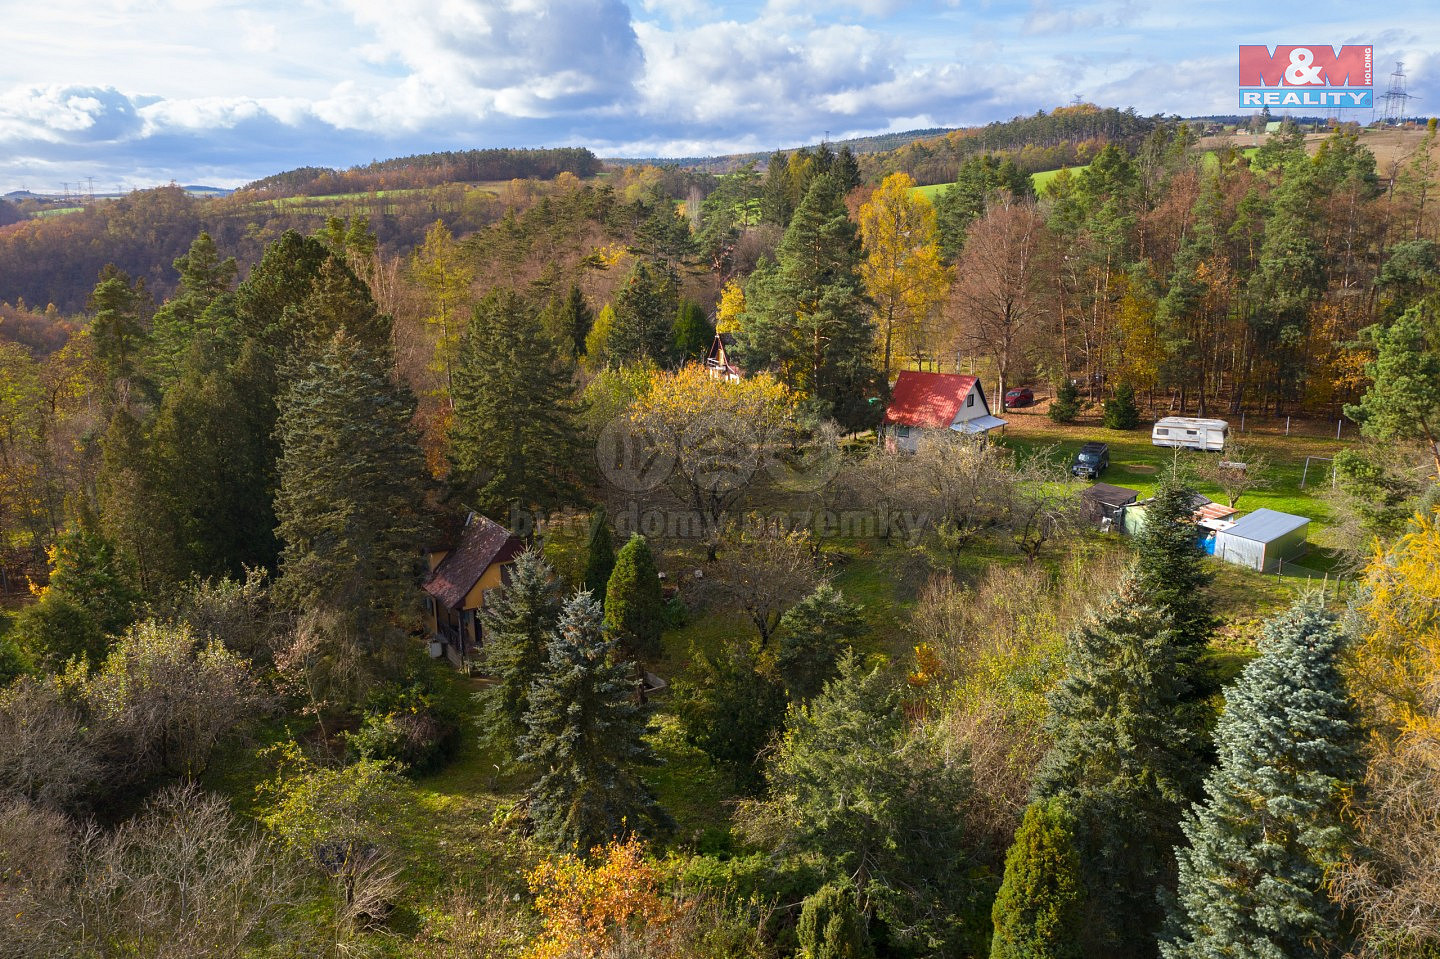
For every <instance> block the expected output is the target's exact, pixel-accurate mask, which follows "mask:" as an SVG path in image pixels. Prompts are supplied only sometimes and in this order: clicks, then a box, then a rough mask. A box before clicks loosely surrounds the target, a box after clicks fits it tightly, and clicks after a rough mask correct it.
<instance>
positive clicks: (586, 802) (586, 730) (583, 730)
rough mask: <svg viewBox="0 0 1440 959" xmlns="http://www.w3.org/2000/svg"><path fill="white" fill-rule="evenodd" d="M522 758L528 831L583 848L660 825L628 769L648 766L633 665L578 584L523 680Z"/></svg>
mask: <svg viewBox="0 0 1440 959" xmlns="http://www.w3.org/2000/svg"><path fill="white" fill-rule="evenodd" d="M524 722H525V731H524V733H523V734H522V735H521V737H520V740H519V742H518V743H517V745H518V746H519V748H520V751H521V754H520V757H519V758H520V761H521V762H522V763H525V764H526V765H528V766H530V767H531V768H533V769H534V770H535V771H536V772H537V773H538V774H539V778H538V779H537V780H536V781H535V784H534V786H532V787H531V789H530V818H531V820H532V821H533V822H534V823H535V831H536V834H537V835H538V836H539V837H540V838H541V839H542V840H544V841H546V842H548V843H550V844H551V845H553V846H555V847H556V848H559V849H564V850H568V851H571V852H584V851H586V850H589V849H590V848H592V847H593V846H596V845H598V844H600V843H603V842H606V841H607V840H610V839H614V838H619V837H623V836H626V835H629V834H632V833H637V832H652V831H654V830H656V829H662V828H664V827H665V826H667V825H668V822H669V821H668V817H667V816H666V815H665V813H664V811H663V810H661V809H660V808H659V806H658V805H656V803H655V799H654V797H653V796H652V795H651V793H650V791H649V789H647V788H646V786H645V784H644V783H643V782H641V781H640V780H639V779H638V778H637V776H636V768H637V767H639V766H646V765H654V764H655V762H656V759H655V756H654V753H653V752H651V750H650V747H649V745H648V744H647V743H646V742H645V714H644V710H643V709H642V707H641V706H640V705H639V704H638V703H637V702H636V696H635V666H634V664H633V663H629V662H625V661H623V660H621V659H620V658H619V650H618V649H617V648H616V645H615V642H614V641H613V640H612V639H610V638H609V637H607V636H606V635H605V632H604V629H603V628H602V626H601V623H600V607H599V605H597V604H596V602H595V601H594V600H593V599H591V598H590V594H589V593H584V592H580V593H576V594H575V595H574V596H572V597H571V598H570V599H569V600H568V601H567V602H566V603H565V607H564V609H563V610H562V612H561V614H560V620H559V625H558V628H557V629H556V631H555V632H554V633H553V634H552V637H551V640H550V643H549V646H548V658H547V660H546V662H545V665H544V666H543V668H542V669H541V671H540V674H539V675H538V676H537V678H536V680H535V682H534V684H533V685H532V686H531V687H530V693H529V709H528V711H527V712H526V713H525V717H524Z"/></svg>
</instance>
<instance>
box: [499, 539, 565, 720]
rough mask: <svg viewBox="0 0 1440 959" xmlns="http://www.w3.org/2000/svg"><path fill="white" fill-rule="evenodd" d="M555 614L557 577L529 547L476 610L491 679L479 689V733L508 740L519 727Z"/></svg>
mask: <svg viewBox="0 0 1440 959" xmlns="http://www.w3.org/2000/svg"><path fill="white" fill-rule="evenodd" d="M559 619H560V582H559V579H558V578H557V577H556V575H555V570H554V569H552V568H551V566H550V564H549V563H547V562H545V558H544V557H543V556H541V555H540V553H539V552H537V551H535V550H533V549H528V550H526V551H525V552H523V553H521V554H520V555H519V556H518V557H516V559H515V563H514V565H513V566H511V567H510V581H509V582H508V583H506V584H505V586H504V587H502V588H501V589H500V590H499V591H498V592H497V593H496V595H495V598H494V599H493V600H492V601H491V602H490V603H488V604H486V606H485V609H484V610H483V611H482V612H481V624H482V627H483V629H484V633H483V635H484V637H485V670H486V672H487V673H489V675H490V678H491V679H492V680H494V684H493V685H491V686H488V687H486V689H485V690H484V691H483V692H482V693H480V694H479V696H480V699H481V701H482V704H483V707H484V711H483V718H482V723H483V732H484V738H485V739H487V740H488V741H490V742H500V743H502V744H504V745H506V746H508V745H510V744H512V743H513V742H514V741H515V739H516V738H518V737H519V735H520V733H521V731H522V730H523V729H524V720H525V714H526V713H527V712H528V711H529V709H530V686H531V684H532V683H534V682H535V680H536V678H537V677H538V676H539V675H540V671H541V669H542V668H543V667H544V665H545V660H546V658H547V656H548V651H547V649H548V646H549V642H550V636H551V634H552V633H553V632H554V630H555V626H556V624H557V623H558V622H559Z"/></svg>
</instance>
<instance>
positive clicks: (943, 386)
mask: <svg viewBox="0 0 1440 959" xmlns="http://www.w3.org/2000/svg"><path fill="white" fill-rule="evenodd" d="M1004 426H1005V421H1004V420H1002V419H1000V418H999V417H998V416H992V415H991V414H990V404H989V402H987V401H986V399H985V387H983V386H982V385H981V384H980V378H979V377H978V376H964V375H961V374H959V373H922V372H919V371H916V370H905V371H904V372H902V373H901V374H900V376H899V378H897V379H896V380H895V386H894V388H893V389H891V391H890V405H889V406H888V407H886V409H885V418H884V420H882V421H881V429H882V431H883V435H884V437H885V448H886V449H889V450H904V451H906V452H909V453H913V452H915V450H916V449H918V448H919V445H920V438H921V437H922V436H925V435H926V434H927V433H932V434H933V433H935V432H938V431H941V430H950V431H952V432H956V433H971V434H973V433H988V432H990V431H991V430H994V429H1000V428H1003V427H1004Z"/></svg>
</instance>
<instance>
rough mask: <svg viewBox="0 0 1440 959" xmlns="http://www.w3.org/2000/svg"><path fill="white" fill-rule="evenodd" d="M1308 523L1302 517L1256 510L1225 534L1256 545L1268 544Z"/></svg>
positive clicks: (1268, 510)
mask: <svg viewBox="0 0 1440 959" xmlns="http://www.w3.org/2000/svg"><path fill="white" fill-rule="evenodd" d="M1309 522H1310V521H1309V520H1308V519H1306V518H1305V517H1303V516H1295V515H1292V514H1290V513H1281V512H1280V511H1278V510H1273V509H1257V510H1256V511H1255V512H1253V513H1251V514H1250V515H1248V516H1245V517H1242V518H1241V519H1240V520H1239V521H1238V522H1236V524H1235V525H1234V526H1232V527H1230V528H1229V529H1227V530H1226V531H1225V534H1226V535H1227V536H1238V537H1240V538H1241V539H1248V540H1251V541H1253V542H1256V543H1269V542H1272V541H1274V540H1277V539H1279V538H1280V537H1282V536H1284V535H1286V534H1287V533H1293V532H1294V531H1295V530H1297V529H1299V528H1300V527H1302V526H1305V525H1307V524H1309Z"/></svg>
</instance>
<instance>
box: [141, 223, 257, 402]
mask: <svg viewBox="0 0 1440 959" xmlns="http://www.w3.org/2000/svg"><path fill="white" fill-rule="evenodd" d="M174 266H175V271H176V272H177V273H179V274H180V286H179V289H178V290H177V291H176V293H175V295H174V296H172V297H171V298H170V299H169V300H167V301H166V302H165V305H164V306H162V307H160V309H159V310H157V311H156V312H155V318H154V320H153V321H152V328H151V332H150V355H149V357H148V358H147V360H146V365H147V367H148V369H149V370H150V373H151V376H152V378H153V379H154V380H155V381H156V382H157V384H159V385H160V386H161V387H168V386H169V385H170V384H171V383H173V382H174V381H175V380H176V379H177V378H178V377H179V375H180V367H181V364H182V363H183V361H184V359H185V355H186V354H187V353H188V352H189V351H190V347H191V344H192V343H193V342H194V341H195V339H196V337H197V336H199V335H200V334H202V333H207V334H208V333H213V332H214V330H215V327H216V326H217V325H219V324H220V323H221V322H222V318H223V317H225V315H226V311H225V310H223V309H222V310H217V311H212V310H211V307H212V306H214V305H215V304H216V301H218V300H220V298H221V297H222V296H225V294H226V293H227V292H228V291H229V289H230V284H231V283H233V282H234V281H235V276H236V274H237V273H238V272H239V267H238V266H237V265H236V263H235V258H234V257H233V256H232V257H227V258H225V259H224V260H222V259H220V251H219V250H218V249H217V248H216V246H215V241H214V240H213V239H211V237H210V234H209V233H204V232H202V233H201V234H200V235H199V236H197V237H196V238H195V241H194V242H193V243H191V244H190V249H189V251H188V252H186V253H184V254H182V255H180V256H178V257H176V258H175V261H174Z"/></svg>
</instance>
